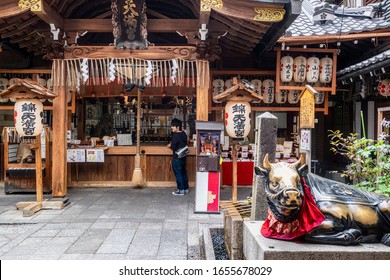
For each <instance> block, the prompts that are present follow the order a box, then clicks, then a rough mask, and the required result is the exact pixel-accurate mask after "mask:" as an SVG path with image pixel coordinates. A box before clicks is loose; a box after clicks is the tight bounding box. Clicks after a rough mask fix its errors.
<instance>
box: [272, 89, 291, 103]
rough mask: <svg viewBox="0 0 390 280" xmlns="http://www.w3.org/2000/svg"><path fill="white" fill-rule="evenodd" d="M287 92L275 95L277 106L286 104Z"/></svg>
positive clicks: (283, 91)
mask: <svg viewBox="0 0 390 280" xmlns="http://www.w3.org/2000/svg"><path fill="white" fill-rule="evenodd" d="M287 95H288V92H287V90H281V91H280V92H277V93H275V101H276V103H277V104H284V103H286V101H287Z"/></svg>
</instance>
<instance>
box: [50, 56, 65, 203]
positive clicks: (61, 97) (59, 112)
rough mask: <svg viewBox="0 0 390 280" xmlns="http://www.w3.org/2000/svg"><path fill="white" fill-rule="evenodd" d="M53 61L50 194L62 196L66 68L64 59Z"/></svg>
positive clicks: (63, 181) (63, 185) (63, 188)
mask: <svg viewBox="0 0 390 280" xmlns="http://www.w3.org/2000/svg"><path fill="white" fill-rule="evenodd" d="M53 63H54V65H55V70H54V71H55V72H54V75H55V76H56V77H55V79H56V80H57V81H59V82H58V84H57V85H54V87H53V89H54V93H55V94H56V95H57V97H56V98H54V101H53V142H52V151H53V153H52V156H53V161H52V163H53V168H52V196H53V197H64V196H66V194H67V162H66V146H67V143H66V132H67V129H68V127H67V124H68V120H67V119H68V112H67V103H66V93H67V88H66V70H65V63H64V61H62V60H57V61H53ZM53 79H54V77H53Z"/></svg>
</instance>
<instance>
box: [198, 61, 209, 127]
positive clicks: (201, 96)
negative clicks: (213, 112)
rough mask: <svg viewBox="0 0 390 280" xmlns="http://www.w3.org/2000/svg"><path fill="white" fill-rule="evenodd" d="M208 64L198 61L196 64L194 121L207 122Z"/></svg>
mask: <svg viewBox="0 0 390 280" xmlns="http://www.w3.org/2000/svg"><path fill="white" fill-rule="evenodd" d="M209 73H210V72H209V62H208V61H203V60H198V61H197V63H196V74H197V83H196V120H197V121H208V120H209V119H208V116H209V87H210V74H209Z"/></svg>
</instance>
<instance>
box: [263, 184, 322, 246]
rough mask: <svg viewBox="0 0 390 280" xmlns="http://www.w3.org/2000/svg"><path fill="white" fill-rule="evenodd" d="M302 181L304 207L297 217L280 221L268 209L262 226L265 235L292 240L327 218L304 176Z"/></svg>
mask: <svg viewBox="0 0 390 280" xmlns="http://www.w3.org/2000/svg"><path fill="white" fill-rule="evenodd" d="M302 181H303V192H304V198H303V201H302V208H301V210H300V212H299V213H298V215H297V217H296V219H295V220H293V221H291V222H282V221H279V220H277V218H276V217H275V216H274V215H273V214H272V212H271V210H269V209H268V217H267V219H266V220H265V221H264V223H263V226H262V227H261V234H262V235H263V236H265V237H268V238H274V239H283V240H292V239H295V238H298V237H300V236H302V235H305V234H306V233H308V232H309V231H311V230H312V229H313V228H315V227H317V226H319V225H320V224H321V223H322V222H323V221H324V220H325V216H324V214H322V212H321V211H320V209H318V207H317V205H316V203H315V201H314V197H313V195H312V194H311V192H310V189H309V186H308V185H307V184H306V182H305V179H304V178H302Z"/></svg>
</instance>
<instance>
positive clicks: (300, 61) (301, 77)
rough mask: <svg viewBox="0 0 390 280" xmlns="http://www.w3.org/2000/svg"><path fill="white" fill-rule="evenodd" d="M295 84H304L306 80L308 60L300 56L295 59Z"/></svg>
mask: <svg viewBox="0 0 390 280" xmlns="http://www.w3.org/2000/svg"><path fill="white" fill-rule="evenodd" d="M293 67H294V82H296V83H303V82H304V81H305V79H306V58H305V57H304V56H298V57H296V58H294V66H293Z"/></svg>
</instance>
